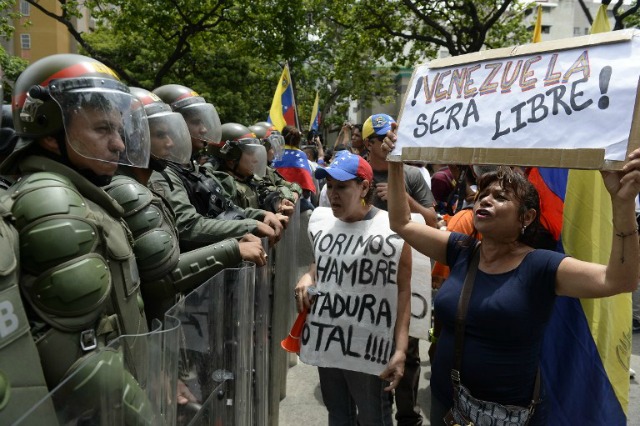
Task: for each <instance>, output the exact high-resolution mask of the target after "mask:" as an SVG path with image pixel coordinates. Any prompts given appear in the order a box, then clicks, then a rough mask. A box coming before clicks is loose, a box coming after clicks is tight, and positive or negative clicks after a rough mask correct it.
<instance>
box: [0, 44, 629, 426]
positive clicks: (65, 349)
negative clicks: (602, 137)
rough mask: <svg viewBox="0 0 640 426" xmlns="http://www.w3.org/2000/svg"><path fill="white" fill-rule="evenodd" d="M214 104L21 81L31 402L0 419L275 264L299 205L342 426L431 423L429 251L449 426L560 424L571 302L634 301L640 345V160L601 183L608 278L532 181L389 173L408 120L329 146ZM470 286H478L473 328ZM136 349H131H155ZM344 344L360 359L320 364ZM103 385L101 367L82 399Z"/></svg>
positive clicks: (87, 71) (15, 377)
mask: <svg viewBox="0 0 640 426" xmlns="http://www.w3.org/2000/svg"><path fill="white" fill-rule="evenodd" d="M211 101H212V100H207V99H204V98H203V97H201V96H199V95H198V94H197V93H196V92H194V91H193V90H192V89H191V88H188V87H185V86H182V85H179V84H167V85H163V86H161V87H158V88H155V89H154V90H152V91H148V90H144V89H141V88H135V87H127V86H126V85H124V84H123V83H122V82H121V81H120V80H119V79H118V78H117V77H116V76H115V74H114V73H113V72H111V70H109V69H108V67H106V66H105V65H104V64H102V63H100V62H98V61H96V60H94V59H91V58H88V57H85V56H81V55H74V54H64V55H53V56H50V57H47V58H44V59H41V60H39V61H36V62H34V63H33V64H31V65H30V66H29V67H28V68H27V69H26V70H25V71H24V72H23V73H22V74H21V75H20V77H19V78H18V79H17V81H16V83H15V87H14V99H13V103H12V106H11V108H10V109H9V110H7V109H4V108H3V117H2V119H3V124H2V132H1V133H0V137H1V140H0V155H1V157H0V160H2V163H1V164H0V212H1V213H2V219H3V220H2V221H0V252H1V253H2V260H0V284H1V287H0V291H2V292H3V300H6V301H10V303H9V304H8V305H6V306H9V307H10V308H7V307H6V306H5V305H3V308H2V310H1V311H0V312H2V316H3V318H4V319H3V321H4V322H3V323H4V324H5V327H4V328H3V333H2V336H1V337H2V347H1V348H2V353H3V355H2V357H0V376H1V377H0V379H2V380H0V386H4V389H2V391H3V392H2V394H3V395H7V394H8V391H9V390H11V393H12V394H13V395H19V401H20V402H19V404H18V403H16V402H15V401H16V400H17V399H18V398H14V399H10V400H9V403H8V404H6V406H2V407H0V419H3V421H2V423H3V424H4V423H5V422H6V423H7V424H10V423H12V421H13V420H15V419H16V418H18V417H19V416H20V415H21V414H22V413H23V412H24V410H25V409H27V408H28V407H30V406H32V405H34V404H35V403H36V402H38V401H40V400H41V399H42V398H43V397H44V396H45V395H46V394H47V392H49V391H51V390H53V389H54V388H56V386H57V385H59V384H60V383H62V382H63V381H64V380H66V379H67V378H68V377H70V376H71V375H73V374H77V373H78V368H79V367H78V366H79V365H81V364H82V363H85V362H86V361H87V360H89V359H91V358H92V357H96V356H97V355H96V354H97V353H98V352H99V351H100V349H102V348H104V347H105V346H107V345H108V344H109V342H111V341H113V340H114V339H116V338H118V337H119V336H123V335H140V334H144V333H147V332H149V330H150V329H151V328H152V324H153V320H154V319H160V320H162V318H163V315H164V313H165V312H166V311H167V309H169V308H170V307H171V306H173V305H174V304H175V303H176V302H177V301H179V300H180V299H181V298H183V297H184V296H185V295H186V294H188V293H189V292H190V291H192V290H193V289H195V288H197V286H198V285H200V284H201V283H203V282H204V281H206V279H207V278H209V277H212V276H213V275H215V274H216V273H217V272H219V271H221V270H223V269H225V268H233V267H236V266H238V265H239V264H240V263H241V262H252V263H254V264H255V265H257V266H262V265H265V264H266V263H267V261H268V252H267V250H266V248H265V246H264V244H263V241H262V240H261V239H266V240H267V241H268V245H269V246H270V247H273V246H275V245H277V244H278V241H279V240H280V239H281V238H282V236H283V234H284V233H285V232H286V229H287V226H288V224H289V221H290V220H291V217H292V215H294V212H296V211H297V209H299V211H300V212H302V213H305V212H306V215H307V217H308V220H309V226H308V229H302V230H301V232H300V238H301V239H304V240H305V243H306V244H310V245H311V247H312V251H313V262H312V263H311V265H309V270H308V272H306V273H305V274H304V275H303V276H302V277H301V278H300V280H299V282H298V284H297V285H296V287H295V289H292V290H294V293H295V300H296V303H297V308H298V310H299V311H305V310H310V313H309V318H308V320H307V326H306V327H307V328H306V332H305V333H306V334H305V335H304V339H303V345H302V349H301V353H300V356H301V359H302V360H303V362H308V363H310V364H312V365H317V366H318V370H319V376H320V385H321V391H322V396H323V400H324V402H325V405H326V406H327V409H328V412H329V416H328V419H329V420H328V424H330V425H355V424H359V425H382V424H384V425H390V424H392V418H391V417H392V405H394V404H395V421H396V423H397V424H398V425H421V424H423V417H422V414H421V413H420V409H419V407H418V400H417V398H418V392H417V390H418V389H417V387H418V379H419V375H420V361H421V354H420V353H419V350H418V339H417V338H415V337H412V336H410V335H409V317H410V307H409V305H410V298H411V289H410V285H411V284H410V283H411V262H412V259H411V247H413V248H415V249H416V250H418V251H420V252H422V253H424V254H425V255H427V256H428V257H429V258H431V259H432V260H433V261H434V263H435V267H434V268H433V271H429V270H425V271H424V272H423V273H424V274H433V285H434V294H435V314H434V318H433V319H432V320H431V319H427V321H433V333H432V336H433V337H432V339H431V341H432V350H430V352H429V357H430V359H431V361H432V364H431V365H432V371H431V373H432V386H431V390H432V395H431V398H432V404H431V407H432V412H431V413H430V414H429V416H430V419H431V424H443V422H444V420H443V419H444V418H445V417H447V418H450V419H452V420H451V421H453V422H455V423H459V424H462V422H464V421H468V420H469V418H468V413H464V412H462V411H461V408H460V398H468V397H470V395H473V396H474V397H476V398H481V399H486V400H489V401H492V402H496V403H500V404H502V405H516V406H521V407H525V408H528V407H529V406H530V403H531V407H532V409H531V410H530V414H531V413H533V415H532V417H531V419H529V420H530V423H529V424H545V423H546V421H547V419H546V406H545V404H544V402H543V403H539V401H540V400H541V401H544V395H540V394H539V391H538V389H539V388H540V386H539V384H540V381H541V380H542V381H544V377H542V378H541V377H540V369H539V357H540V345H541V339H542V336H543V335H544V329H545V325H546V323H547V321H548V319H549V312H550V310H551V307H552V306H553V303H554V300H555V297H556V296H557V295H568V296H572V297H604V296H608V295H613V294H618V293H622V292H634V295H633V304H634V308H633V309H634V310H633V312H634V317H633V323H632V329H633V332H634V333H635V332H638V331H640V293H639V292H638V290H637V283H638V258H639V244H638V233H637V232H638V223H637V219H636V218H637V217H638V213H639V212H640V206H639V205H638V193H639V192H640V171H639V170H640V151H634V152H633V153H632V154H631V155H630V156H629V162H628V163H627V165H626V166H625V168H624V169H623V170H622V171H621V172H619V173H603V178H604V181H605V184H606V186H607V189H608V190H609V193H610V195H611V198H612V202H613V218H614V223H613V224H614V235H613V243H612V247H611V258H610V260H609V264H608V265H606V266H602V265H596V264H590V263H586V262H580V261H578V260H575V259H572V258H569V257H566V256H564V255H562V254H559V253H556V252H554V251H553V249H554V248H555V246H556V245H557V241H556V239H555V238H554V235H553V234H552V233H551V232H549V230H547V229H545V228H544V226H543V224H542V223H541V222H540V203H539V198H538V195H537V192H536V190H535V188H534V187H533V186H532V185H531V184H530V183H529V182H528V180H527V178H526V175H527V173H528V170H526V169H520V168H517V167H513V168H512V167H508V166H500V167H497V166H483V165H465V166H461V165H453V164H451V165H448V166H444V167H442V166H437V165H435V164H428V165H427V164H422V163H419V164H412V165H409V164H401V163H393V162H388V161H387V155H388V153H389V152H390V151H391V150H392V149H393V147H394V143H395V132H394V131H395V128H396V122H395V120H394V119H393V118H392V117H391V116H389V115H387V114H373V115H372V116H371V117H369V118H368V119H367V120H366V121H365V122H364V123H363V124H362V125H357V124H355V125H354V124H350V123H346V124H345V125H344V126H343V128H342V131H341V132H340V135H339V136H338V139H337V140H336V143H335V144H334V145H333V146H328V145H327V144H325V143H324V142H323V140H322V138H321V137H320V135H318V134H315V133H310V134H309V135H308V137H305V135H303V134H302V133H301V132H300V130H299V129H297V128H295V127H293V126H286V127H284V128H283V129H280V130H278V129H277V128H276V127H275V126H273V125H272V124H271V123H268V122H258V123H253V124H249V123H244V124H243V123H233V122H229V123H221V122H220V119H219V117H218V114H217V112H216V109H215V106H214V105H213V104H212V103H211ZM411 213H414V214H417V215H419V216H420V217H421V221H422V222H423V223H422V224H418V223H417V222H413V221H410V220H409V217H410V214H411ZM343 246H344V247H343ZM351 248H353V249H351ZM625 260H626V262H625ZM365 261H366V262H365ZM436 261H437V262H436ZM372 265H376V266H375V267H374V266H372ZM381 265H383V266H381ZM376 268H377V269H376ZM354 270H355V271H356V272H354ZM476 271H477V275H476ZM469 276H471V277H473V276H477V278H475V279H469V278H468V277H469ZM351 277H353V279H352V280H351V281H348V279H347V278H351ZM467 281H472V282H471V284H473V282H475V284H476V286H475V290H474V292H473V294H472V295H470V296H469V299H468V300H469V302H468V305H469V308H468V311H467V313H466V318H467V321H466V329H463V331H460V327H459V324H458V320H456V316H458V318H459V316H460V315H459V314H460V312H459V311H458V309H459V308H458V300H459V299H460V298H461V295H464V294H468V293H470V291H471V290H467V289H468V287H469V286H468V285H467ZM347 282H348V284H347ZM311 287H314V290H316V291H314V292H310V291H309V289H310V288H311ZM467 291H468V293H466V292H467ZM312 293H313V295H311V294H312ZM374 299H375V300H376V302H379V304H378V305H376V306H375V307H374V302H373V300H374ZM338 301H342V302H340V303H344V304H345V306H346V308H343V310H342V311H340V309H339V308H338V307H337V306H338V305H337V304H338V303H339V302H338ZM3 303H4V302H3ZM7 303H8V302H7ZM350 311H352V312H353V313H350ZM369 312H370V313H371V315H370V317H369ZM374 312H377V313H375V314H374ZM327 318H329V320H327ZM363 318H364V319H363ZM463 318H464V315H463ZM342 320H344V321H343V322H342V323H341V322H340V321H342ZM322 321H330V324H331V325H330V326H329V325H327V326H326V327H331V331H329V329H326V330H325V328H322V327H318V326H317V324H320V323H322ZM381 323H382V324H383V325H384V324H387V327H386V328H385V327H380V324H381ZM504 323H509V327H508V330H507V331H506V332H505V327H504ZM314 324H315V325H314ZM354 324H357V325H358V326H357V327H355V329H354V327H353V326H354ZM532 324H534V325H533V326H532ZM312 326H314V327H316V328H312ZM338 330H340V331H338ZM344 330H348V332H347V331H344ZM323 331H324V333H326V334H325V335H324V336H323ZM461 333H462V335H463V337H464V343H465V345H464V349H462V348H461V347H459V346H458V345H460V344H461V341H462V340H463V339H462V337H460V335H461ZM367 336H368V337H367ZM372 336H375V337H372ZM323 338H324V339H326V341H325V340H323ZM367 340H368V341H367ZM373 340H375V342H374V341H373ZM127 342H128V343H127V345H125V346H126V347H124V348H123V349H122V350H123V351H128V352H133V353H135V352H136V351H137V350H139V348H137V347H136V342H135V340H130V341H127ZM316 342H317V343H316ZM332 342H334V343H335V342H337V344H336V345H337V346H339V347H340V348H341V350H342V352H343V355H344V356H337V357H329V356H323V350H322V348H325V350H326V348H328V347H330V346H331V345H332ZM354 342H355V343H354ZM378 342H379V343H378ZM383 342H385V345H386V346H384V349H383ZM436 342H438V343H437V344H436ZM352 343H354V344H361V345H363V347H364V346H366V347H367V351H369V349H371V347H372V345H374V348H373V350H372V351H371V353H372V354H373V355H372V356H371V357H370V358H372V359H373V358H375V359H377V362H376V361H375V360H374V364H375V365H374V366H373V367H367V368H363V367H362V364H361V363H360V360H356V362H354V363H350V358H349V357H348V356H347V355H349V353H350V348H351V346H350V345H351V344H352ZM375 345H377V346H378V347H379V350H378V351H376V349H375ZM353 353H354V352H353V351H351V354H353ZM5 354H6V355H5ZM376 354H377V355H376ZM425 355H426V354H423V355H422V356H423V357H424V356H425ZM367 356H369V354H367ZM372 365H373V364H372ZM100 368H105V367H104V366H101V364H99V363H96V371H97V370H99V369H100ZM452 370H454V371H457V372H458V376H457V381H456V380H455V379H454V381H453V383H452V381H451V372H452ZM125 373H126V374H130V375H131V381H130V383H131V384H132V387H133V388H135V383H136V381H135V374H134V372H132V371H130V372H125ZM100 377H101V375H100V374H96V373H95V372H94V373H92V374H87V376H86V377H83V379H84V380H83V381H82V385H81V386H83V387H82V388H81V389H82V390H85V391H86V392H87V393H91V392H92V390H93V389H95V386H97V385H96V382H95V381H96V380H99V378H100ZM101 385H102V386H103V385H104V383H102V384H101ZM463 385H464V386H463ZM103 389H104V388H103ZM111 391H115V389H111ZM132 392H133V393H135V389H134V390H133V391H132ZM180 392H181V395H189V390H188V389H185V388H184V386H183V387H182V389H181V391H180ZM465 392H466V393H465ZM123 398H124V396H123ZM191 398H192V395H189V397H185V398H183V399H180V400H179V402H180V401H189V400H190V399H191ZM532 401H533V402H535V404H534V403H532ZM0 402H1V401H0ZM452 408H453V410H452V411H451V412H450V413H449V411H450V410H451V409H452ZM463 414H464V415H465V416H467V417H465V416H462V415H463ZM461 416H462V417H461ZM473 421H474V422H475V421H476V418H474V419H473ZM451 424H453V423H451Z"/></svg>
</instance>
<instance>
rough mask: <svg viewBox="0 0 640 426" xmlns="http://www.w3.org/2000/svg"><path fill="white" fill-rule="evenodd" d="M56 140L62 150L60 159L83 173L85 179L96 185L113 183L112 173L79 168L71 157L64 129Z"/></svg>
mask: <svg viewBox="0 0 640 426" xmlns="http://www.w3.org/2000/svg"><path fill="white" fill-rule="evenodd" d="M55 139H56V142H57V143H58V149H59V150H60V156H59V157H58V161H60V162H61V163H62V164H64V165H65V166H67V167H69V168H71V169H73V170H75V171H76V172H78V173H79V174H81V175H82V176H83V177H84V178H85V179H87V180H88V181H89V182H91V183H93V184H94V185H96V186H105V185H108V184H109V183H111V179H112V178H113V176H110V175H98V174H95V173H94V172H93V170H91V169H78V168H77V167H76V166H75V165H74V164H73V163H72V162H71V160H70V159H69V152H68V151H67V144H66V143H65V133H64V130H63V131H62V133H59V134H58V135H56V136H55Z"/></svg>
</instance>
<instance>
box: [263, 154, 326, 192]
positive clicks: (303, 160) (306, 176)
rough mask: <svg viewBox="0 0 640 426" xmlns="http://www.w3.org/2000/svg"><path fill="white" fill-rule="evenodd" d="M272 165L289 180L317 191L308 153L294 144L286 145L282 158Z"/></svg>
mask: <svg viewBox="0 0 640 426" xmlns="http://www.w3.org/2000/svg"><path fill="white" fill-rule="evenodd" d="M271 166H272V167H273V168H274V169H276V170H277V171H278V173H280V174H281V175H282V177H284V178H285V179H286V180H287V181H289V182H295V183H297V184H298V185H300V187H301V188H302V189H307V190H309V191H311V192H313V193H314V194H315V193H316V184H315V182H314V181H313V177H312V176H313V175H312V172H311V166H310V165H309V160H308V159H307V155H306V154H305V153H304V152H302V151H300V150H299V149H298V148H295V147H293V146H289V145H285V146H284V152H283V153H282V157H281V158H280V159H275V160H273V163H272V164H271Z"/></svg>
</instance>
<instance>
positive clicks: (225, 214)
mask: <svg viewBox="0 0 640 426" xmlns="http://www.w3.org/2000/svg"><path fill="white" fill-rule="evenodd" d="M153 93H154V94H155V95H157V96H158V97H159V98H160V99H161V100H162V101H163V102H165V103H166V104H168V105H169V106H170V107H171V109H172V110H173V111H175V112H178V113H180V114H182V116H183V117H184V119H185V121H186V122H187V126H188V128H189V133H190V135H191V143H192V151H191V154H192V161H190V162H188V163H186V164H184V163H183V164H175V163H168V164H167V168H166V169H165V170H164V171H162V172H154V173H152V175H151V178H150V180H149V187H150V188H151V189H153V190H154V191H156V192H157V193H159V194H160V195H162V196H163V197H164V198H165V199H166V200H167V201H168V202H169V204H170V205H171V208H172V209H173V211H174V212H175V215H176V226H177V228H178V232H179V235H180V246H181V248H182V249H183V251H184V250H192V249H194V248H198V247H202V246H204V245H208V244H211V243H216V242H219V241H222V240H224V239H227V238H241V237H242V236H244V235H246V234H248V233H250V234H254V235H257V236H258V237H263V236H264V237H267V238H269V239H270V241H271V242H272V243H275V242H276V241H277V240H278V239H279V238H280V234H281V232H282V225H281V223H280V222H279V220H278V219H277V218H276V217H275V215H274V214H273V213H270V212H267V211H264V210H261V209H253V208H244V209H242V208H238V207H237V206H235V205H233V203H231V202H230V201H229V200H228V199H227V197H226V196H225V194H224V191H223V189H222V186H221V184H220V182H219V181H218V180H217V179H215V178H214V177H212V176H211V175H210V174H208V173H207V170H206V169H205V168H204V167H202V166H200V165H199V164H198V163H197V161H196V160H197V159H198V158H199V156H200V153H201V151H202V150H203V149H204V147H205V146H206V145H208V144H213V143H218V142H219V141H220V130H221V129H220V127H221V126H220V125H219V123H220V120H219V118H218V114H217V112H216V110H215V107H214V106H213V105H212V104H209V103H207V102H206V101H205V100H204V98H202V97H201V96H199V95H198V94H197V93H196V92H194V91H193V90H191V89H189V88H188V87H185V86H181V85H177V84H168V85H164V86H161V87H159V88H157V89H155V90H154V91H153Z"/></svg>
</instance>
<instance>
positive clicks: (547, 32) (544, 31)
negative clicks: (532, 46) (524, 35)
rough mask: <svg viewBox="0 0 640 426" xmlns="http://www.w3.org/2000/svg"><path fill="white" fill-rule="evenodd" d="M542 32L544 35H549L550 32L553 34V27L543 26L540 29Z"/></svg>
mask: <svg viewBox="0 0 640 426" xmlns="http://www.w3.org/2000/svg"><path fill="white" fill-rule="evenodd" d="M540 32H541V33H542V34H549V32H551V25H542V26H541V27H540Z"/></svg>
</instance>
